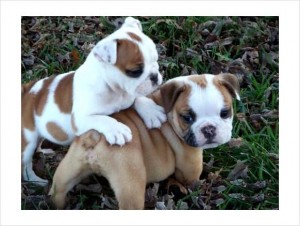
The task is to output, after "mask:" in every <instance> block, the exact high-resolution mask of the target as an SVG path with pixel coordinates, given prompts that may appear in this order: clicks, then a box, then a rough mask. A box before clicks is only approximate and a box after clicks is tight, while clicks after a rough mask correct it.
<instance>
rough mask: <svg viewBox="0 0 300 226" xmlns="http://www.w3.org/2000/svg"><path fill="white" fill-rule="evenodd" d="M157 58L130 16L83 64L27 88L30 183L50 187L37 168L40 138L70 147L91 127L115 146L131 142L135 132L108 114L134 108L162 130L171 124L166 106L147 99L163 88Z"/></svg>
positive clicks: (25, 167)
mask: <svg viewBox="0 0 300 226" xmlns="http://www.w3.org/2000/svg"><path fill="white" fill-rule="evenodd" d="M157 60H158V54H157V50H156V47H155V44H154V43H153V41H152V40H151V39H150V38H149V37H148V36H146V35H145V34H144V33H143V32H142V27H141V24H140V22H139V21H138V20H136V19H134V18H132V17H128V18H126V20H125V22H124V24H123V25H122V27H121V28H120V29H119V30H117V31H115V32H114V33H112V34H111V35H109V36H107V37H106V38H104V39H102V40H101V41H100V42H98V43H97V45H96V46H95V47H94V48H93V49H92V51H91V53H90V54H89V55H88V57H87V59H86V61H85V62H84V64H83V65H81V66H80V67H79V69H78V70H76V71H75V72H69V73H65V74H61V75H57V76H53V77H49V78H45V79H42V80H39V81H37V82H31V83H29V84H26V85H23V86H22V171H23V179H24V180H26V181H32V182H36V183H38V184H41V185H43V184H46V183H47V181H46V180H44V179H41V178H39V177H38V176H36V174H35V173H34V171H33V170H32V156H33V153H34V151H35V149H36V147H37V145H38V142H39V140H40V138H46V139H48V140H50V141H52V142H54V143H56V144H60V145H68V144H70V143H71V142H72V141H73V139H74V137H75V136H76V135H81V134H83V133H85V132H86V131H88V130H90V129H94V130H96V131H98V132H99V133H102V134H103V135H104V136H105V138H106V140H107V142H108V143H109V144H111V145H113V144H117V145H124V144H125V143H126V142H129V141H131V139H132V132H131V130H130V128H129V127H128V126H126V125H124V124H123V123H121V122H118V121H117V120H116V119H114V118H112V117H110V116H108V115H110V114H112V113H114V112H118V111H120V110H122V109H125V108H128V107H130V106H131V105H132V104H133V103H134V101H136V102H135V109H136V110H137V111H138V112H139V114H140V116H141V117H142V118H143V120H145V123H146V125H147V127H148V128H157V127H160V126H161V123H162V122H164V121H165V120H166V116H165V114H164V112H163V108H162V107H160V106H158V105H156V104H155V103H154V102H153V101H152V100H151V99H148V98H146V97H145V95H148V94H149V93H151V92H152V91H154V90H155V89H157V88H158V86H159V85H160V84H161V83H162V76H161V74H160V73H159V71H158V63H157Z"/></svg>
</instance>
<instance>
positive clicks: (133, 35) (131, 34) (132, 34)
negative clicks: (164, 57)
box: [127, 32, 142, 42]
mask: <svg viewBox="0 0 300 226" xmlns="http://www.w3.org/2000/svg"><path fill="white" fill-rule="evenodd" d="M127 34H128V35H129V36H130V38H132V39H134V40H136V41H138V42H141V41H142V39H141V37H140V36H138V35H136V34H134V33H132V32H127Z"/></svg>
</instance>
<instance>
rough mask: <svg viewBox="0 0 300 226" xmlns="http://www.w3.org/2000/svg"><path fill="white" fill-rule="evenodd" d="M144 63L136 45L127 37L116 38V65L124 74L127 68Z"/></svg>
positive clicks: (133, 67)
mask: <svg viewBox="0 0 300 226" xmlns="http://www.w3.org/2000/svg"><path fill="white" fill-rule="evenodd" d="M143 64H144V57H143V55H142V53H141V51H140V49H139V47H138V45H137V44H136V43H134V42H132V41H130V40H127V39H118V40H117V62H116V66H117V67H118V68H119V69H120V70H121V71H122V72H123V73H125V74H126V71H127V70H131V69H135V68H137V67H140V66H141V65H143Z"/></svg>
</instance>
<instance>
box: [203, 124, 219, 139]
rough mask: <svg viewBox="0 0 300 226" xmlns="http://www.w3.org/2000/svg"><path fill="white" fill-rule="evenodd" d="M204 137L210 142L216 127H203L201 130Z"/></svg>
mask: <svg viewBox="0 0 300 226" xmlns="http://www.w3.org/2000/svg"><path fill="white" fill-rule="evenodd" d="M201 132H202V133H203V135H204V137H205V138H206V139H208V140H212V139H213V138H214V137H215V136H216V127H214V126H205V127H203V128H202V129H201Z"/></svg>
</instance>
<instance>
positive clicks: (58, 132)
mask: <svg viewBox="0 0 300 226" xmlns="http://www.w3.org/2000/svg"><path fill="white" fill-rule="evenodd" d="M46 128H47V131H48V132H49V133H50V134H51V135H52V136H53V137H54V138H55V139H56V140H59V141H66V140H67V139H68V137H69V136H68V134H67V133H66V132H65V131H64V130H63V129H62V128H61V127H60V126H59V125H57V124H56V123H55V122H48V123H47V125H46Z"/></svg>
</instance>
